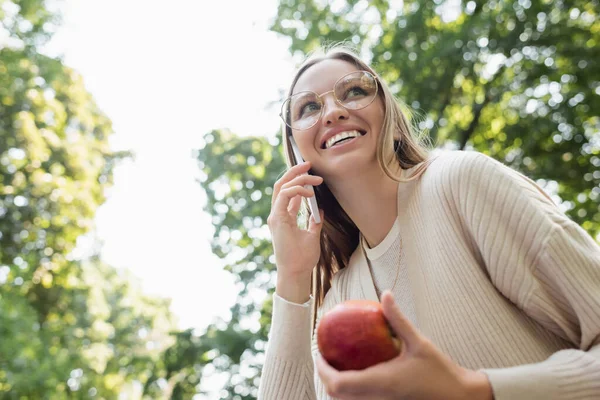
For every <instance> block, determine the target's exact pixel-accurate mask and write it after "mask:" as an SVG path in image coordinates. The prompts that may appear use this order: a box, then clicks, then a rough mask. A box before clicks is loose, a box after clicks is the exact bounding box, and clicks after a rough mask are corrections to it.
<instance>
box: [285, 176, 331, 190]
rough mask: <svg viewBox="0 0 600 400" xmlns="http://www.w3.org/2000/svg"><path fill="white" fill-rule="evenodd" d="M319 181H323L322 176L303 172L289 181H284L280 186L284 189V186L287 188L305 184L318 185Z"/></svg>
mask: <svg viewBox="0 0 600 400" xmlns="http://www.w3.org/2000/svg"><path fill="white" fill-rule="evenodd" d="M321 183H323V178H322V177H320V176H316V175H308V174H303V175H299V176H297V177H295V178H293V179H292V180H290V181H289V182H287V183H285V184H284V185H283V186H282V187H281V188H282V189H286V188H289V187H292V186H306V185H310V186H318V185H320V184H321Z"/></svg>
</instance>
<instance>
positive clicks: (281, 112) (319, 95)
mask: <svg viewBox="0 0 600 400" xmlns="http://www.w3.org/2000/svg"><path fill="white" fill-rule="evenodd" d="M359 72H362V73H366V74H369V75H370V76H371V77H372V78H373V81H374V82H375V95H374V96H373V98H372V99H371V101H370V102H369V103H368V104H366V105H364V106H362V107H359V108H348V107H346V106H345V105H344V104H342V102H341V101H340V100H339V99H338V98H337V96H336V95H335V87H336V86H337V85H338V83H340V82H341V81H342V80H343V79H344V78H346V77H348V76H350V75H353V74H356V73H359ZM301 93H312V94H314V95H315V97H316V98H317V99H319V102H320V104H321V110H320V111H319V116H318V117H317V119H315V122H314V123H313V124H312V125H310V126H309V127H307V128H293V127H292V126H291V125H290V124H288V123H287V121H286V120H285V117H284V114H285V113H286V110H285V109H284V108H285V105H286V103H287V104H288V110H287V111H288V112H289V104H290V103H291V102H289V101H288V100H290V99H291V98H292V97H294V96H297V95H299V94H301ZM329 93H333V98H334V100H335V102H336V103H337V104H339V105H340V106H342V107H343V108H345V109H346V110H351V111H355V110H362V109H363V108H367V107H368V106H370V105H371V104H372V103H373V102H374V101H375V99H376V98H377V95H378V94H379V81H378V80H377V77H376V76H375V75H373V74H372V73H371V72H369V71H364V70H361V71H353V72H349V73H347V74H345V75H343V76H342V77H340V78H339V79H338V80H337V81H335V83H334V84H333V89H332V90H329V91H327V92H325V93H321V94H318V93H316V92H313V91H312V90H303V91H302V92H298V93H296V94H294V95H292V96H289V97H288V98H286V99H285V100H284V102H283V103H282V104H281V111H280V112H279V117H281V120H282V121H283V123H284V124H285V125H286V126H287V127H289V128H290V129H294V130H297V131H306V130H308V129H310V128H312V127H313V126H315V125H316V124H317V123H318V122H319V121H320V120H321V118H322V117H323V110H324V109H325V102H324V101H323V97H324V96H325V95H327V94H329Z"/></svg>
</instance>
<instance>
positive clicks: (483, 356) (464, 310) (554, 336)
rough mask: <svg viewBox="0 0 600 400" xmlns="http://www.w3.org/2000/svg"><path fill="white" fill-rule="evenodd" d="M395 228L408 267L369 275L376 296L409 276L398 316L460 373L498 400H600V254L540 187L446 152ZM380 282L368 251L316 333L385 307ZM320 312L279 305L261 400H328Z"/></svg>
mask: <svg viewBox="0 0 600 400" xmlns="http://www.w3.org/2000/svg"><path fill="white" fill-rule="evenodd" d="M415 168H418V167H415ZM415 168H413V169H412V170H406V171H404V175H405V176H407V177H408V176H410V175H411V172H413V171H414V170H415ZM397 223H398V227H399V232H400V237H401V238H402V252H401V256H400V257H399V261H398V258H394V257H390V258H389V259H388V258H386V257H385V256H386V254H385V253H386V252H383V253H384V254H383V255H382V256H381V257H384V258H383V259H382V261H383V260H389V261H387V262H382V263H381V264H380V263H379V262H378V263H377V265H376V266H375V265H373V263H372V269H373V271H374V273H373V276H374V277H375V280H376V283H377V286H378V287H380V289H388V288H390V287H391V286H392V284H393V279H394V277H395V276H396V275H395V273H396V272H397V271H398V268H401V270H400V271H401V273H402V275H401V279H402V281H401V283H398V286H397V287H396V288H397V290H396V289H395V290H394V291H393V294H394V297H395V299H396V301H397V302H398V303H399V304H400V306H401V309H402V310H404V312H405V313H406V314H407V316H408V314H409V313H411V312H412V313H414V315H413V316H411V317H409V318H410V319H411V320H412V321H413V322H414V323H415V324H416V326H417V327H418V329H419V330H420V332H421V333H422V334H423V335H425V336H426V337H428V338H429V339H430V340H431V341H432V342H433V343H434V344H435V345H436V346H437V347H438V348H439V349H440V350H441V351H442V352H444V353H445V354H446V355H448V356H449V357H450V358H451V359H452V360H454V361H455V362H456V363H458V364H459V365H461V366H463V367H466V368H470V369H475V370H483V371H484V372H485V373H486V374H487V376H488V378H489V379H490V382H491V385H492V389H493V391H494V397H495V399H496V400H520V399H523V400H536V399H540V400H562V399H600V247H599V246H598V244H597V243H596V242H595V241H594V240H593V239H592V238H591V237H590V236H589V235H588V234H587V233H586V232H585V231H584V230H583V229H582V228H581V227H579V226H578V225H577V224H576V223H574V222H573V221H571V220H570V219H569V218H567V217H566V216H565V215H564V214H563V213H562V212H561V211H560V210H559V209H558V208H557V207H556V206H555V205H554V204H553V203H552V201H551V200H550V198H549V197H548V196H547V195H546V194H545V193H544V192H543V190H542V189H540V188H539V187H538V186H537V185H536V184H535V183H534V182H532V181H531V180H529V179H528V178H526V177H524V176H523V175H521V174H519V173H517V172H515V171H514V170H512V169H510V168H508V167H506V166H504V165H502V164H501V163H499V162H497V161H495V160H493V159H491V158H490V157H487V156H485V155H483V154H480V153H475V152H460V151H456V152H447V153H444V154H442V155H440V156H438V157H437V158H436V159H435V160H434V161H432V162H431V164H430V165H429V167H428V168H427V169H426V170H425V172H424V173H423V174H422V175H421V176H420V177H419V178H418V179H415V180H413V181H411V182H403V183H400V185H399V187H398V221H397ZM392 247H393V246H392ZM371 250H377V247H376V248H374V249H371ZM388 250H389V251H392V249H391V248H390V249H388ZM398 264H399V265H398ZM384 269H387V270H388V272H383V270H384ZM380 272H381V275H380ZM373 276H372V275H371V271H370V270H369V266H368V263H367V262H366V258H365V253H364V252H363V250H362V249H361V246H360V245H359V246H358V248H357V250H356V251H355V252H354V253H353V255H352V257H351V259H350V262H349V265H348V266H347V267H346V268H345V269H343V270H342V271H340V272H338V273H337V274H336V275H335V276H334V279H333V285H332V288H331V289H330V290H329V292H328V293H327V295H326V297H325V301H324V304H323V305H322V306H321V307H320V309H319V311H318V314H317V326H318V323H319V322H318V321H319V319H320V317H321V316H322V315H323V314H324V313H325V312H327V311H328V310H330V309H331V308H332V307H333V306H334V305H336V304H338V303H340V302H343V301H346V300H349V299H370V300H379V296H378V291H377V290H376V287H375V284H374V281H373ZM386 279H390V281H389V282H385V280H386ZM311 302H312V299H311V300H310V301H309V302H308V303H306V304H304V305H298V304H293V303H290V302H287V301H285V300H283V299H281V298H280V297H279V296H277V295H274V299H273V316H272V325H271V330H270V334H269V343H268V346H267V351H266V356H265V364H264V367H263V371H262V378H261V382H260V385H259V396H258V398H259V399H262V400H284V399H285V400H295V399H298V400H299V399H303V400H305V399H308V400H314V399H319V400H325V399H330V397H329V396H327V394H326V393H325V389H324V387H323V385H322V383H321V381H320V380H319V377H318V375H317V374H316V373H315V371H316V369H315V367H314V361H313V360H314V356H315V355H316V354H317V353H318V348H317V344H316V339H315V338H314V337H312V338H311V332H310V324H311V307H312V305H311ZM411 308H412V310H414V311H410V310H411ZM432 378H433V377H432Z"/></svg>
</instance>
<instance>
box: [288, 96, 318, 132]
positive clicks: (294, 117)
mask: <svg viewBox="0 0 600 400" xmlns="http://www.w3.org/2000/svg"><path fill="white" fill-rule="evenodd" d="M322 107H323V105H322V103H321V100H320V99H319V96H317V94H316V93H313V92H300V93H296V94H295V95H293V96H292V97H288V99H287V100H286V101H285V102H284V103H283V106H282V111H283V112H282V115H283V120H284V121H285V123H286V124H287V125H288V126H289V127H290V128H292V129H308V128H310V127H311V126H313V125H314V124H315V123H316V122H317V120H318V119H319V117H320V116H321V108H322Z"/></svg>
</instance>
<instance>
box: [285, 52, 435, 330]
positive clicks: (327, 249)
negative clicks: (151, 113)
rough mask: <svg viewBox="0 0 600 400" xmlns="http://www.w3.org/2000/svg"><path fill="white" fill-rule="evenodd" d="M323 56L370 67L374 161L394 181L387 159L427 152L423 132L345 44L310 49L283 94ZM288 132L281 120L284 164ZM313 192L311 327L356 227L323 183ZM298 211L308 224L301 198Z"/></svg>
mask: <svg viewBox="0 0 600 400" xmlns="http://www.w3.org/2000/svg"><path fill="white" fill-rule="evenodd" d="M329 59H334V60H342V61H346V62H348V63H350V64H352V65H354V66H355V67H356V68H357V69H359V70H363V71H368V72H370V73H371V74H373V76H375V78H376V79H377V84H378V87H379V90H378V96H380V97H381V99H382V100H383V104H384V108H385V113H384V119H383V125H382V129H381V134H380V135H379V138H378V142H377V150H376V151H377V161H378V163H379V165H380V167H381V168H382V169H383V171H384V172H385V174H386V175H387V176H389V177H390V178H392V179H394V180H396V181H398V182H399V181H401V180H402V179H401V178H400V176H398V175H396V174H395V173H394V171H395V170H397V169H398V168H391V166H392V165H393V162H396V163H397V165H399V166H400V168H402V169H408V168H411V167H413V166H415V165H417V164H420V163H421V162H423V161H425V160H427V158H428V146H426V144H425V140H423V137H422V136H421V137H420V136H419V135H418V134H417V133H416V132H417V130H413V129H412V128H411V124H410V122H409V121H408V118H407V117H406V116H405V114H404V112H403V111H402V109H403V108H404V109H405V110H407V111H408V107H406V105H404V104H403V103H401V102H400V101H399V100H397V99H396V98H395V97H394V95H393V94H392V92H391V90H390V89H389V87H388V86H387V85H386V84H385V82H383V81H382V80H381V79H380V77H379V76H378V75H377V73H376V72H375V71H374V70H373V69H372V68H371V67H369V66H368V65H367V64H366V63H365V62H363V61H362V60H361V59H360V58H359V57H358V55H357V54H356V53H355V52H353V51H352V50H351V49H349V48H348V47H346V46H345V45H335V46H332V47H331V48H329V49H320V50H318V51H316V52H313V53H312V54H311V55H310V56H309V57H308V58H307V60H306V61H305V62H304V63H303V64H302V65H301V66H300V68H299V69H298V71H297V72H296V75H295V77H294V79H293V81H292V84H291V86H290V89H289V94H288V95H290V96H291V95H292V94H293V91H294V87H295V86H296V83H297V82H298V79H299V78H300V76H302V74H303V73H304V72H305V71H306V70H308V69H309V68H310V67H312V66H314V65H315V64H317V63H319V62H321V61H324V60H329ZM291 135H292V130H291V128H290V127H289V126H287V125H286V124H283V148H284V154H285V158H286V161H287V164H288V166H289V167H291V166H293V165H295V164H296V160H295V158H294V155H293V152H292V149H291V146H290V142H289V138H290V137H291ZM315 196H316V198H317V202H318V203H319V207H320V208H321V209H323V211H324V213H325V218H324V220H323V228H322V230H321V238H320V242H321V254H320V257H319V261H318V263H317V265H316V266H315V268H314V269H313V272H312V279H311V288H310V290H311V293H312V295H313V298H314V300H315V301H314V309H313V321H312V326H313V329H314V326H315V322H316V318H317V310H318V309H319V307H320V306H321V305H322V304H323V301H324V299H325V295H326V294H327V292H328V291H329V289H330V288H331V283H332V280H333V276H334V274H335V273H336V272H338V271H339V270H342V269H344V268H345V267H346V266H347V265H348V261H349V259H350V256H351V255H352V252H353V251H354V250H355V249H356V247H357V246H358V244H359V230H358V228H357V227H356V225H355V224H354V222H352V220H351V219H350V217H349V216H348V214H346V212H345V211H344V210H343V209H342V207H341V206H340V204H339V203H338V201H337V200H336V198H335V197H334V196H333V194H332V193H331V191H330V190H329V188H328V187H327V184H325V183H322V184H320V185H319V186H315ZM303 215H305V216H306V220H305V223H306V224H308V220H309V218H310V210H309V208H308V207H307V202H306V201H305V202H304V206H303Z"/></svg>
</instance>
